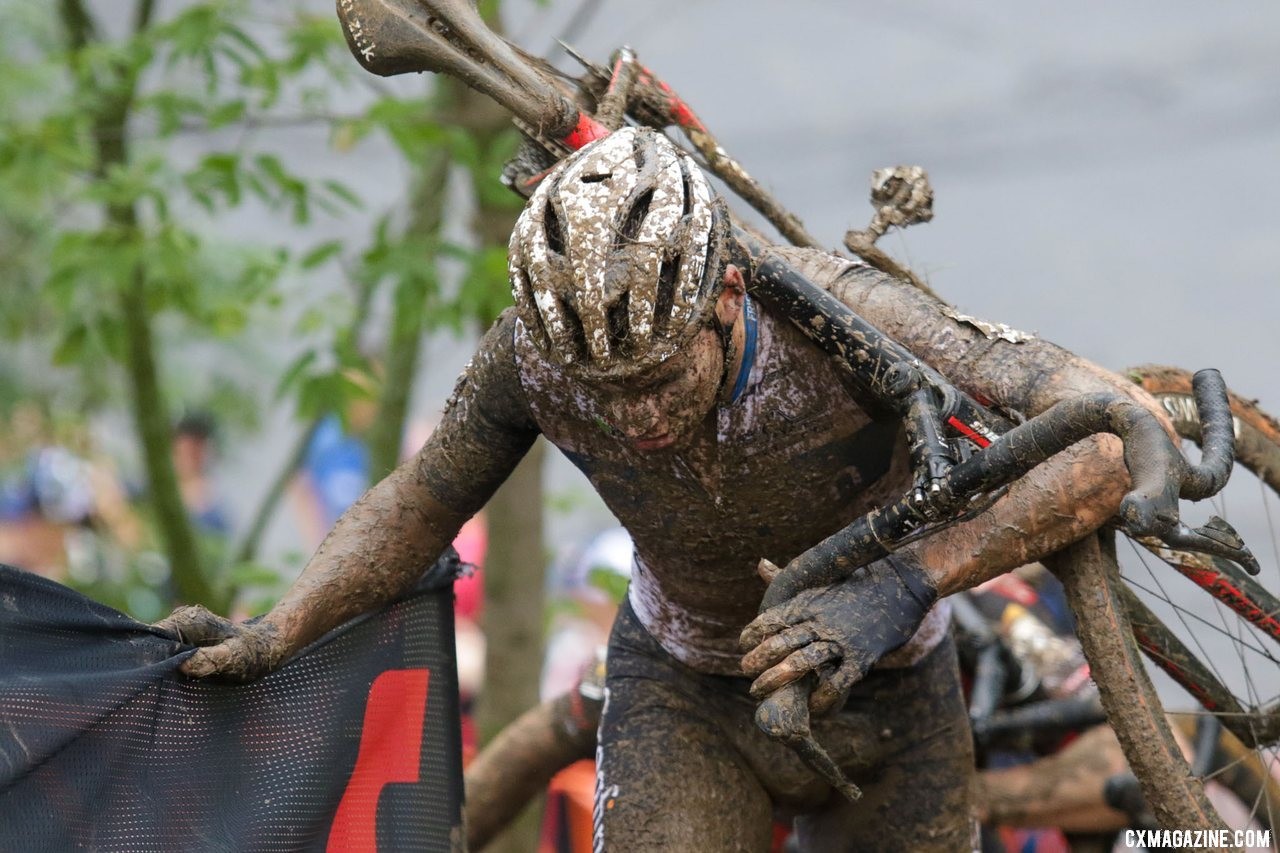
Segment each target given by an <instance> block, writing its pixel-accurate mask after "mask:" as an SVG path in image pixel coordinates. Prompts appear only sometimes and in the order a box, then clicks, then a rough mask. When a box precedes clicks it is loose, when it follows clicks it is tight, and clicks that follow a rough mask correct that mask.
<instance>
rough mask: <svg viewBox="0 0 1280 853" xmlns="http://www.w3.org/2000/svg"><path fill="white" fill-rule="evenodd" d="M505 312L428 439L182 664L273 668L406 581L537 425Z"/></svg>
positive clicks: (484, 495) (200, 669) (198, 671)
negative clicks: (259, 609) (293, 570)
mask: <svg viewBox="0 0 1280 853" xmlns="http://www.w3.org/2000/svg"><path fill="white" fill-rule="evenodd" d="M513 322H514V320H513V316H512V315H509V314H504V315H503V317H502V318H500V319H499V321H498V322H497V323H495V324H494V326H493V327H492V328H491V329H490V330H489V332H488V333H487V334H486V335H485V336H484V338H483V340H482V341H481V343H480V348H479V350H478V352H477V353H476V355H475V356H474V357H473V358H472V360H471V363H470V364H469V365H468V366H467V369H466V371H465V372H464V373H463V375H462V377H461V378H460V379H459V380H458V385H457V387H456V388H455V390H454V394H453V396H452V397H451V398H450V400H449V403H448V405H447V407H446V409H445V413H444V417H443V420H442V421H441V423H440V426H439V427H437V428H436V430H435V431H434V432H433V433H432V435H431V438H430V440H429V441H428V442H427V443H426V445H425V446H424V447H423V448H422V450H420V451H419V452H418V453H417V455H415V456H414V457H413V458H412V459H410V460H408V461H407V462H405V463H404V464H402V465H401V466H400V467H398V468H397V469H396V470H395V471H393V472H392V473H391V474H390V475H388V476H387V477H386V478H385V479H384V480H382V482H380V483H378V484H377V485H375V486H374V487H373V488H371V489H370V490H369V491H368V492H366V493H365V494H364V496H363V497H361V498H360V500H359V501H357V502H356V503H355V504H354V505H353V506H352V507H351V508H350V509H348V510H347V511H346V512H345V513H344V514H343V515H342V517H341V518H339V519H338V522H337V524H336V525H335V526H334V528H333V530H332V531H330V533H329V535H328V536H327V537H326V538H325V540H324V542H323V543H322V544H321V545H320V548H319V549H318V550H317V551H316V553H315V555H314V556H313V557H312V558H311V560H310V562H308V564H307V566H306V568H305V569H304V570H303V572H302V574H301V575H300V576H299V577H298V579H297V580H296V581H295V582H294V583H293V585H292V586H291V587H290V588H289V590H288V591H287V592H286V593H285V595H284V597H283V598H282V599H281V600H280V602H279V603H278V604H276V606H275V607H273V608H272V609H271V611H270V612H269V613H268V614H267V615H266V616H265V617H263V619H262V620H261V622H260V623H259V626H258V628H257V629H255V631H256V636H252V635H251V637H250V638H249V640H250V641H249V642H237V641H235V640H234V639H233V641H232V642H229V643H224V644H222V646H217V647H213V648H210V649H204V650H202V651H201V652H200V653H197V655H196V656H194V657H193V658H192V659H191V660H190V661H189V662H188V663H190V664H191V666H190V667H187V668H186V669H187V671H188V672H190V673H191V674H193V675H209V674H212V673H214V672H219V673H224V674H228V675H236V674H237V672H236V670H237V669H240V668H243V670H244V675H245V676H246V677H248V676H252V675H255V674H258V672H260V671H261V669H263V668H264V667H265V668H274V667H276V666H278V665H279V664H280V663H281V662H282V661H283V660H284V659H285V658H287V657H288V656H289V655H291V654H293V653H294V652H296V651H298V650H299V649H301V648H302V647H303V646H305V645H306V644H307V643H309V642H311V641H312V640H315V639H316V638H318V637H320V636H321V635H322V634H324V633H325V632H326V631H328V630H330V629H332V628H334V627H336V626H337V625H339V624H341V623H342V622H344V621H346V620H348V619H350V618H351V617H353V616H356V615H359V614H361V613H364V612H366V611H369V610H372V609H375V608H377V607H379V606H380V605H382V604H385V603H386V602H388V601H390V600H392V599H393V598H395V597H396V596H398V595H400V594H402V593H404V592H406V591H407V590H408V589H409V588H411V587H412V585H413V584H414V582H415V581H416V580H417V579H418V578H419V577H420V576H421V574H422V572H423V571H424V570H425V569H426V567H428V566H429V565H431V563H432V562H433V561H434V560H435V559H436V557H437V556H438V555H439V554H440V553H441V551H443V550H444V548H445V547H446V546H447V545H448V544H449V543H450V542H451V541H452V540H453V538H454V536H455V535H456V534H457V532H458V530H459V528H460V527H461V526H462V524H463V523H464V522H465V521H466V520H467V519H468V518H469V517H471V516H472V515H473V514H474V513H475V512H476V511H478V510H479V509H480V508H481V507H482V506H483V505H484V504H485V502H486V501H488V499H489V497H490V496H491V495H492V494H493V493H494V491H496V490H497V488H498V486H499V485H501V484H502V482H503V481H504V480H505V479H506V478H507V476H508V475H509V474H510V473H511V471H512V469H513V468H515V466H516V464H517V463H518V462H519V461H520V459H521V458H522V457H523V456H524V454H525V452H526V451H527V450H528V449H529V447H530V445H532V443H533V441H534V439H535V438H536V437H537V435H538V430H537V427H536V426H535V424H534V422H533V419H532V417H531V415H530V414H529V410H528V407H527V404H526V403H525V397H524V394H523V391H522V390H521V387H520V382H519V377H518V375H517V373H516V366H515V361H514V350H513V347H512V337H511V336H512V328H513ZM224 647H225V648H224ZM264 647H265V651H264ZM264 654H265V655H266V656H267V658H268V660H265V661H262V660H247V659H246V658H253V657H254V656H257V657H258V658H261V657H262V656H263V655H264ZM202 655H204V656H205V658H206V659H205V660H204V661H200V660H198V659H199V658H200V657H201V656H202ZM237 658H238V659H240V660H239V661H237Z"/></svg>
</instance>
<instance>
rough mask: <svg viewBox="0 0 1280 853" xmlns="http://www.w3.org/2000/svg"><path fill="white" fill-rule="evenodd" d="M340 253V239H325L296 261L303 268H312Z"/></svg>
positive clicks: (321, 264)
mask: <svg viewBox="0 0 1280 853" xmlns="http://www.w3.org/2000/svg"><path fill="white" fill-rule="evenodd" d="M340 254H342V241H341V240H326V241H325V242H323V243H321V244H320V245H318V246H316V247H315V248H314V249H312V250H311V251H309V252H307V253H306V254H305V255H303V256H302V260H300V261H299V262H298V264H299V266H301V267H302V268H303V269H304V270H314V269H316V268H317V267H320V266H323V265H324V264H326V263H328V261H329V260H330V259H332V258H336V257H337V256H338V255H340Z"/></svg>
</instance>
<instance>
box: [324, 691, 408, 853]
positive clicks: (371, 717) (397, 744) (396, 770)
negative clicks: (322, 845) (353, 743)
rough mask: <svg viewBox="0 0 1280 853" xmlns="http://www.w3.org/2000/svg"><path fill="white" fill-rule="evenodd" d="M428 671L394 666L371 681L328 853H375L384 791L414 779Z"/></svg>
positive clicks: (331, 829) (334, 819) (334, 821)
mask: <svg viewBox="0 0 1280 853" xmlns="http://www.w3.org/2000/svg"><path fill="white" fill-rule="evenodd" d="M430 675H431V673H430V671H429V670H426V669H392V670H388V671H386V672H384V673H382V674H381V675H379V676H378V677H377V678H375V679H374V680H373V684H372V685H371V686H370V687H369V699H368V701H367V703H366V704H365V708H364V725H363V727H362V728H361V730H360V750H359V752H358V753H357V754H356V766H355V769H353V770H352V771H351V778H350V779H349V780H348V781H347V787H346V790H344V791H343V792H342V800H341V801H340V802H339V803H338V810H337V812H336V813H335V814H334V816H333V826H332V827H331V828H330V829H329V842H328V845H327V847H326V850H327V851H328V853H338V851H344V853H345V851H358V853H377V850H378V797H379V795H380V794H381V793H382V789H383V788H385V787H386V786H387V785H392V784H397V783H406V782H417V781H418V773H419V762H420V757H421V753H422V724H423V721H424V720H425V719H426V716H427V682H428V679H429V677H430Z"/></svg>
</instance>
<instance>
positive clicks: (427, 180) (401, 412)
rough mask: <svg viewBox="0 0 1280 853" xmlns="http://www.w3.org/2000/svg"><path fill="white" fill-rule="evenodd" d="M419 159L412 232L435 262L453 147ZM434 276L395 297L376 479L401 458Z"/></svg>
mask: <svg viewBox="0 0 1280 853" xmlns="http://www.w3.org/2000/svg"><path fill="white" fill-rule="evenodd" d="M437 85H438V86H439V87H440V89H441V91H440V92H439V95H440V96H441V98H442V99H444V100H445V102H446V103H447V101H448V99H449V98H450V97H451V96H452V92H451V91H450V90H451V89H455V88H458V84H457V83H455V82H454V81H452V80H449V79H447V78H441V79H440V80H439V81H438V83H437ZM419 162H420V164H421V165H420V170H421V171H420V172H419V176H418V185H417V188H416V191H415V192H414V195H413V211H412V214H411V218H410V220H409V224H408V226H407V228H406V233H407V234H408V235H410V236H411V237H413V238H415V239H416V240H420V241H421V242H422V244H423V245H424V246H429V247H430V250H429V251H428V252H427V253H426V254H424V255H423V258H422V263H423V265H424V266H426V267H432V268H434V267H435V265H436V260H437V252H436V250H435V246H436V245H437V244H438V242H439V237H440V226H441V224H442V223H443V221H444V203H445V192H446V190H447V184H448V180H449V166H450V162H451V158H450V157H449V155H448V153H447V149H444V148H443V147H435V148H431V149H428V150H425V151H423V152H422V157H421V159H420V161H419ZM430 275H432V276H433V275H434V273H431V274H430ZM428 280H429V279H428V277H422V278H414V279H404V280H402V281H400V282H399V283H398V285H397V293H396V294H395V299H394V301H393V304H394V305H395V306H396V311H397V314H396V316H395V317H393V318H392V320H391V332H390V334H389V335H388V336H387V349H386V355H385V357H384V361H385V367H386V374H385V376H384V377H383V383H382V394H381V397H380V399H379V401H378V416H377V419H376V420H375V421H374V422H373V425H372V426H371V427H370V428H369V435H368V443H369V466H370V471H369V475H370V477H369V478H370V481H371V482H375V483H376V482H377V481H379V480H381V479H382V478H383V477H385V476H387V475H388V474H390V473H391V471H392V470H393V469H394V468H395V467H396V464H397V463H398V462H399V461H400V445H401V442H402V440H403V436H404V424H405V418H406V417H407V415H408V412H409V397H410V395H411V394H412V393H413V380H414V377H416V376H417V374H418V356H419V353H420V352H421V350H422V337H423V335H424V334H425V333H426V325H427V322H426V321H427V316H426V314H427V300H428V298H429V296H430V293H429V290H430V287H429V285H428Z"/></svg>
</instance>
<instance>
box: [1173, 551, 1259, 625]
mask: <svg viewBox="0 0 1280 853" xmlns="http://www.w3.org/2000/svg"><path fill="white" fill-rule="evenodd" d="M1175 568H1177V569H1178V571H1180V572H1182V573H1183V574H1184V575H1186V576H1187V577H1189V578H1190V579H1191V580H1192V581H1193V582H1194V583H1195V584H1196V585H1197V586H1200V587H1202V588H1204V589H1205V590H1207V591H1208V593H1209V594H1210V595H1212V596H1213V597H1214V598H1216V599H1218V600H1219V601H1221V602H1222V603H1223V604H1225V605H1227V606H1228V607H1230V608H1231V609H1232V610H1234V611H1235V612H1236V613H1238V614H1240V616H1242V617H1244V619H1245V620H1246V621H1248V622H1252V623H1253V624H1254V625H1256V626H1257V627H1258V630H1260V631H1263V632H1265V633H1266V634H1268V635H1270V636H1271V637H1273V638H1275V639H1277V640H1280V619H1277V618H1276V614H1274V613H1268V612H1267V611H1266V610H1264V609H1262V608H1261V607H1259V606H1258V605H1257V604H1255V603H1254V601H1253V599H1251V598H1249V596H1248V595H1247V594H1246V593H1245V592H1244V590H1242V589H1240V588H1239V587H1238V586H1236V585H1235V584H1233V583H1232V582H1231V579H1230V578H1228V577H1227V576H1226V575H1223V574H1220V573H1219V572H1217V571H1215V570H1213V569H1204V568H1199V567H1196V566H1186V565H1181V564H1178V565H1176V566H1175Z"/></svg>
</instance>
